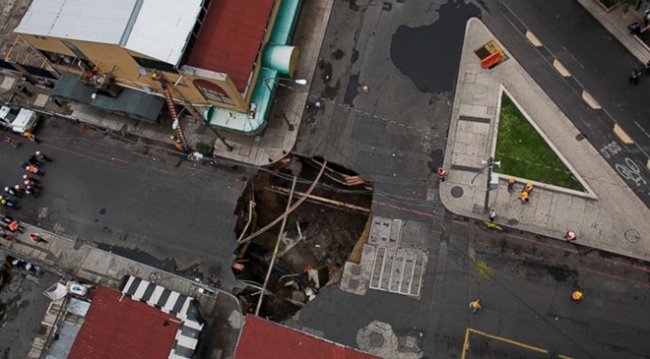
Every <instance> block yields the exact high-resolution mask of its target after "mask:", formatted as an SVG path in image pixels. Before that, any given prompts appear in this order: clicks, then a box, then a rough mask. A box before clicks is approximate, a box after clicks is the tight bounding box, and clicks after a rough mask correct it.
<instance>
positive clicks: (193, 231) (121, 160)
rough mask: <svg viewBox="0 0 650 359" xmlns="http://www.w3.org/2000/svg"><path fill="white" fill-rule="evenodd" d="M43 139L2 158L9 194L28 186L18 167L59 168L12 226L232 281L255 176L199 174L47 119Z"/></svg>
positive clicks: (132, 144)
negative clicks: (35, 158) (39, 160)
mask: <svg viewBox="0 0 650 359" xmlns="http://www.w3.org/2000/svg"><path fill="white" fill-rule="evenodd" d="M38 134H39V136H40V137H41V138H42V139H43V142H42V143H41V144H40V145H35V144H33V143H29V142H26V141H22V142H23V145H22V146H21V147H20V148H19V149H17V150H15V149H13V148H11V147H9V146H6V145H5V146H6V147H5V148H3V149H2V151H0V166H1V168H2V172H1V174H0V184H2V185H3V187H4V186H6V185H14V184H16V183H17V181H18V180H19V179H21V176H22V175H23V174H25V173H26V172H25V170H23V169H21V168H20V167H19V163H20V162H22V161H25V160H26V159H27V157H28V156H29V155H30V154H32V153H33V152H34V151H35V150H37V149H40V150H42V151H43V152H44V153H46V154H47V155H48V156H50V157H52V158H53V159H54V161H53V162H52V163H47V164H46V165H45V166H44V168H43V169H44V171H45V173H46V174H45V176H44V177H43V178H42V183H43V193H42V195H41V196H40V197H39V198H38V199H34V198H24V199H19V200H18V203H19V205H20V207H21V208H20V209H19V210H17V211H16V210H9V211H8V212H11V215H12V216H14V217H16V218H18V219H21V220H24V221H25V222H28V223H32V224H35V225H38V226H42V227H43V228H45V229H47V230H51V231H53V232H57V233H61V234H64V235H67V236H70V237H72V238H78V239H80V240H83V241H88V242H92V243H97V244H98V245H99V246H100V247H102V248H105V249H108V250H111V251H113V252H116V253H119V254H121V255H124V256H126V257H129V258H132V259H134V260H138V261H140V262H144V263H147V264H149V265H153V266H156V267H159V268H162V269H165V270H168V271H174V272H177V273H179V274H182V275H185V276H188V277H191V278H195V277H202V278H203V279H204V280H206V281H208V282H211V283H216V282H217V279H218V278H220V279H221V280H222V281H223V280H225V281H228V280H229V278H230V277H232V275H231V274H232V273H231V271H230V269H229V267H230V264H231V255H232V252H233V250H234V248H235V245H234V244H235V242H236V239H235V234H234V225H235V217H234V213H233V211H234V208H235V204H236V201H237V198H238V197H239V195H240V193H241V191H242V190H243V187H244V186H245V184H246V181H247V178H248V176H250V174H251V171H250V170H249V169H246V168H243V167H240V168H239V169H236V170H233V169H231V168H229V167H225V166H216V167H210V166H194V163H193V162H188V161H186V160H183V159H182V158H181V157H180V156H178V155H177V154H174V153H171V152H169V151H167V150H166V149H161V148H159V147H157V144H152V143H145V142H143V141H142V140H135V139H123V138H120V137H118V136H113V135H110V134H103V133H100V132H97V131H95V130H92V129H86V130H85V131H83V130H81V131H80V128H79V127H78V126H77V125H74V124H71V123H68V122H64V121H63V120H56V119H47V120H46V121H44V123H42V126H40V128H39V130H38ZM224 271H225V273H224ZM224 285H225V284H224ZM226 287H227V285H226Z"/></svg>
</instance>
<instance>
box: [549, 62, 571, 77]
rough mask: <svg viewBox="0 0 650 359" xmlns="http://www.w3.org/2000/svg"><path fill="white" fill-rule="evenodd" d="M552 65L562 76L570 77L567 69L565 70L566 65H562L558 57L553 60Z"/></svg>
mask: <svg viewBox="0 0 650 359" xmlns="http://www.w3.org/2000/svg"><path fill="white" fill-rule="evenodd" d="M553 67H555V69H556V70H557V72H559V73H560V75H562V77H571V73H570V72H569V70H567V69H566V67H564V65H562V63H561V62H560V61H558V59H555V60H553Z"/></svg>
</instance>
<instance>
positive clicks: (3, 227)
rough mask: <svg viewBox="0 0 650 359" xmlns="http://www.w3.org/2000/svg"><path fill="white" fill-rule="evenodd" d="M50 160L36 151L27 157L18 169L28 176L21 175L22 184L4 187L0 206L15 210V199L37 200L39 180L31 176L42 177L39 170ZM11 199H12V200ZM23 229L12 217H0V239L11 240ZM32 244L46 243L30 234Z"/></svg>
mask: <svg viewBox="0 0 650 359" xmlns="http://www.w3.org/2000/svg"><path fill="white" fill-rule="evenodd" d="M51 161H52V159H51V158H50V157H48V156H46V155H45V154H44V153H43V152H41V151H36V152H35V153H34V154H33V155H31V156H29V158H28V159H27V161H25V162H22V163H21V164H20V167H21V168H23V169H25V170H26V171H27V172H29V174H25V175H23V177H22V179H23V181H22V183H19V184H16V185H14V186H12V187H9V186H8V187H4V195H0V204H2V205H4V206H8V207H13V208H17V206H16V202H15V199H16V198H22V197H24V196H26V195H30V196H33V197H34V198H38V196H39V195H40V193H41V184H40V180H39V179H37V178H36V177H34V176H32V175H37V176H44V175H45V172H43V170H42V169H41V167H42V166H44V165H45V163H46V162H51ZM12 197H13V198H14V199H12ZM24 231H25V227H24V226H23V225H21V224H20V223H19V222H18V221H16V220H14V219H13V218H12V217H10V216H7V215H0V238H3V239H6V240H9V241H11V240H13V239H14V235H15V234H16V233H24ZM29 238H30V240H31V241H32V242H33V243H47V241H45V240H44V239H43V237H42V236H41V235H40V234H38V233H32V234H31V235H30V236H29Z"/></svg>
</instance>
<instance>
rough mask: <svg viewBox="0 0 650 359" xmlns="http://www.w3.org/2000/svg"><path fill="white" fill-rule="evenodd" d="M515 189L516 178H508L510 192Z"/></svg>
mask: <svg viewBox="0 0 650 359" xmlns="http://www.w3.org/2000/svg"><path fill="white" fill-rule="evenodd" d="M514 191H515V179H514V178H513V177H510V179H509V180H508V192H509V193H512V192H514Z"/></svg>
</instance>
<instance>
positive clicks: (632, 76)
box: [630, 68, 639, 85]
mask: <svg viewBox="0 0 650 359" xmlns="http://www.w3.org/2000/svg"><path fill="white" fill-rule="evenodd" d="M630 83H632V84H634V85H638V84H639V72H638V70H637V69H636V68H635V69H633V70H632V73H631V74H630Z"/></svg>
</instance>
